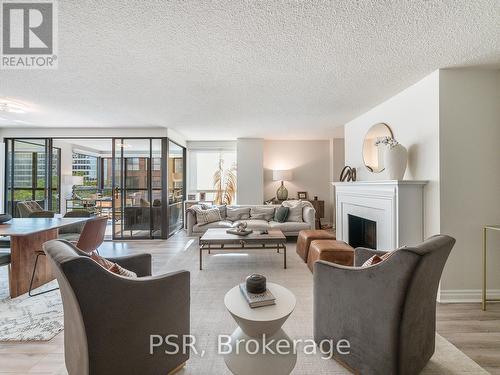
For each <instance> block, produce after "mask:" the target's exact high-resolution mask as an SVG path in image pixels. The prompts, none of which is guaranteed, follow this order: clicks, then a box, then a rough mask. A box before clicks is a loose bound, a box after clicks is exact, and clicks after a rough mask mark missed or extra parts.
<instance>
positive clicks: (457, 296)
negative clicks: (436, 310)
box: [438, 289, 500, 303]
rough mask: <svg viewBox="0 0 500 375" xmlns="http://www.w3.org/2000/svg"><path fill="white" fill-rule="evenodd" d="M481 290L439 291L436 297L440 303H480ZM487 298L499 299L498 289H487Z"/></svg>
mask: <svg viewBox="0 0 500 375" xmlns="http://www.w3.org/2000/svg"><path fill="white" fill-rule="evenodd" d="M482 296H483V292H482V291H481V289H449V290H443V289H441V291H440V293H439V295H438V302H440V303H474V302H481V301H482ZM487 296H488V298H493V299H500V289H488V292H487Z"/></svg>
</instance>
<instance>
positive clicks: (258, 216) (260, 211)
mask: <svg viewBox="0 0 500 375" xmlns="http://www.w3.org/2000/svg"><path fill="white" fill-rule="evenodd" d="M274 210H275V209H274V207H259V206H256V207H251V208H250V219H252V220H267V221H269V220H272V219H273V217H274Z"/></svg>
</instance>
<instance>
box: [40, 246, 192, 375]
mask: <svg viewBox="0 0 500 375" xmlns="http://www.w3.org/2000/svg"><path fill="white" fill-rule="evenodd" d="M43 249H44V251H45V253H46V254H47V257H48V259H49V262H50V263H51V265H52V267H53V269H54V272H55V274H56V277H57V281H58V282H59V287H60V289H61V296H62V301H63V306H64V354H65V360H66V368H67V370H68V373H69V375H88V374H110V375H113V374H121V375H124V374H166V373H168V372H170V371H172V370H173V369H175V368H177V367H179V366H180V365H182V364H183V363H184V362H186V361H187V360H188V358H189V352H188V351H185V352H182V351H181V352H180V353H178V354H165V350H166V349H168V350H172V347H165V346H163V347H160V346H159V347H156V348H155V350H154V352H153V354H150V348H149V345H150V335H161V336H163V337H166V336H167V335H171V334H172V335H177V337H178V338H179V339H178V340H172V341H174V342H176V343H178V344H179V345H181V344H182V338H183V335H188V334H189V329H190V328H189V309H190V308H189V304H190V281H189V272H187V271H180V272H174V273H170V274H166V275H161V276H155V277H151V276H149V275H151V255H149V254H139V255H134V256H129V257H123V258H116V259H110V258H108V259H110V260H111V261H113V262H116V263H118V264H120V265H121V266H122V267H125V268H128V269H129V270H131V271H134V272H136V273H137V275H138V276H140V277H138V278H137V279H135V278H126V277H122V276H118V275H116V274H113V273H111V272H109V271H107V270H105V269H104V268H103V267H101V266H100V265H98V264H97V263H96V262H95V261H94V260H92V259H91V258H90V257H89V256H88V255H87V254H85V253H83V252H81V251H79V250H78V249H77V248H76V247H74V246H73V245H71V244H70V243H69V242H67V241H64V240H52V241H49V242H46V243H45V244H44V245H43ZM181 347H182V345H181Z"/></svg>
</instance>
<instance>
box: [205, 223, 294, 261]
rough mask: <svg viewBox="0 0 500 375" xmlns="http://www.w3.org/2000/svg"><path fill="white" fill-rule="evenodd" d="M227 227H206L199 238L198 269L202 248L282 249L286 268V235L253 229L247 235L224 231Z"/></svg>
mask: <svg viewBox="0 0 500 375" xmlns="http://www.w3.org/2000/svg"><path fill="white" fill-rule="evenodd" d="M226 230H227V229H215V228H212V229H208V230H207V231H206V232H205V234H203V236H202V237H201V238H200V270H201V269H202V262H203V250H207V251H208V253H209V254H210V250H227V251H231V250H242V249H243V250H263V249H276V250H277V252H278V253H279V252H280V250H283V268H285V269H286V237H285V235H284V234H283V232H282V231H280V230H270V231H268V234H260V232H261V231H260V230H254V231H253V233H250V234H249V235H247V236H238V235H236V234H229V233H226Z"/></svg>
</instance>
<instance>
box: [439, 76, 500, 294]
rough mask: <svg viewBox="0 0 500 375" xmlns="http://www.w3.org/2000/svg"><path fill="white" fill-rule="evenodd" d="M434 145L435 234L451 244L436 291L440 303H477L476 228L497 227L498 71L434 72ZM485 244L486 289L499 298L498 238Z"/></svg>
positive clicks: (479, 235)
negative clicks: (437, 179)
mask: <svg viewBox="0 0 500 375" xmlns="http://www.w3.org/2000/svg"><path fill="white" fill-rule="evenodd" d="M440 145H441V152H440V154H441V168H440V169H441V230H442V232H443V233H446V234H449V235H451V236H453V237H455V238H456V239H457V243H456V245H455V247H454V249H453V251H452V253H451V255H450V258H449V260H448V263H447V265H446V268H445V271H444V274H443V278H442V284H441V287H442V289H443V293H444V299H446V300H452V299H455V298H457V297H458V298H460V299H462V300H463V299H464V297H466V296H469V298H470V299H472V300H478V299H479V298H480V294H479V293H480V288H481V281H482V276H481V275H482V274H481V267H482V266H481V265H482V262H481V256H482V255H481V252H482V227H483V226H484V225H485V224H497V225H499V224H500V70H478V69H475V70H471V69H453V70H442V71H441V72H440ZM490 233H491V232H490ZM489 244H490V246H489V248H488V251H489V252H488V264H489V275H490V278H489V288H490V289H494V290H495V289H496V293H495V294H496V296H493V295H492V296H491V297H496V298H500V272H498V270H499V266H500V233H498V232H496V233H494V232H493V233H492V234H491V237H490V241H489ZM493 292H495V291H493Z"/></svg>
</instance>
